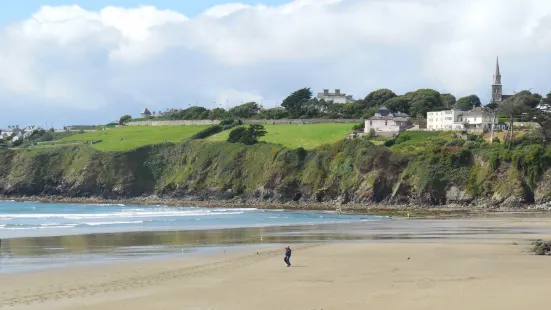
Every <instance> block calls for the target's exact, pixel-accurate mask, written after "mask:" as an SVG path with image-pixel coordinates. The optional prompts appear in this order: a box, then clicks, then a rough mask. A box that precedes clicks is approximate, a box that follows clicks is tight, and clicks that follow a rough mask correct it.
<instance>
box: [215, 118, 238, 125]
mask: <svg viewBox="0 0 551 310" xmlns="http://www.w3.org/2000/svg"><path fill="white" fill-rule="evenodd" d="M234 124H235V121H234V120H233V119H224V120H221V121H220V123H219V124H218V125H220V126H233V125H234Z"/></svg>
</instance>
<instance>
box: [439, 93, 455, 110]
mask: <svg viewBox="0 0 551 310" xmlns="http://www.w3.org/2000/svg"><path fill="white" fill-rule="evenodd" d="M440 98H441V99H442V105H443V106H444V107H446V109H451V108H453V106H454V105H455V96H454V95H452V94H441V95H440Z"/></svg>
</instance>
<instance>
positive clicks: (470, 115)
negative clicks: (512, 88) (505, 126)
mask: <svg viewBox="0 0 551 310" xmlns="http://www.w3.org/2000/svg"><path fill="white" fill-rule="evenodd" d="M491 127H492V114H491V113H490V111H489V110H487V109H485V108H480V107H479V108H474V109H472V110H470V111H460V110H444V111H434V112H428V113H427V130H428V131H446V130H457V131H484V130H489V129H491Z"/></svg>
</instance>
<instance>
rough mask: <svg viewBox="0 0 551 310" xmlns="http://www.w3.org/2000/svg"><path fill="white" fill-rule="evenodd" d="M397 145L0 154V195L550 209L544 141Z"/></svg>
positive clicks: (222, 145) (444, 140)
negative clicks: (535, 206)
mask: <svg viewBox="0 0 551 310" xmlns="http://www.w3.org/2000/svg"><path fill="white" fill-rule="evenodd" d="M297 127H298V128H300V127H301V126H297ZM304 127H306V126H304ZM408 135H410V138H409V139H408V138H403V137H406V136H408ZM403 137H402V138H398V139H395V140H391V141H393V142H394V144H392V145H390V144H387V146H376V145H374V144H373V143H372V142H371V141H369V140H368V139H367V138H358V139H353V140H341V141H338V142H336V143H333V144H326V145H322V146H320V147H316V148H314V149H312V150H305V149H303V148H296V149H290V148H287V147H284V146H282V145H275V144H270V143H260V144H257V145H252V146H246V145H242V144H232V143H227V142H213V141H206V140H190V141H186V142H184V143H180V144H161V145H152V146H144V147H141V148H137V149H133V150H130V151H126V152H100V151H98V150H96V149H93V148H91V147H90V146H85V145H79V146H70V147H59V148H50V149H34V150H23V149H22V150H0V194H6V195H61V196H69V197H89V196H97V197H105V198H116V197H138V196H142V195H153V194H154V195H159V196H163V197H173V198H193V199H234V198H236V197H238V198H242V199H247V200H258V201H267V202H292V201H302V202H329V203H347V202H355V203H364V204H369V203H377V202H387V203H400V204H430V205H440V204H447V203H460V204H469V203H475V204H478V205H480V204H485V205H489V206H493V205H497V206H501V205H517V204H522V203H547V202H550V201H551V149H549V148H545V147H542V146H541V140H531V139H530V138H527V137H523V138H522V139H519V140H515V141H514V145H513V149H512V150H508V149H507V148H506V147H505V145H503V144H499V143H495V144H492V145H490V144H488V143H487V142H485V141H484V140H483V139H482V138H479V137H476V136H472V137H469V141H465V140H461V139H457V138H456V137H455V136H454V135H453V134H450V133H442V134H435V133H430V134H429V133H425V134H421V133H408V134H405V135H404V136H403Z"/></svg>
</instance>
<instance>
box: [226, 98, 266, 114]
mask: <svg viewBox="0 0 551 310" xmlns="http://www.w3.org/2000/svg"><path fill="white" fill-rule="evenodd" d="M258 112H260V107H259V106H258V104H257V103H256V102H253V101H251V102H247V103H244V104H241V105H238V106H235V107H233V108H231V109H229V110H228V114H229V115H230V116H232V117H237V118H252V117H254V116H256V115H258Z"/></svg>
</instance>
